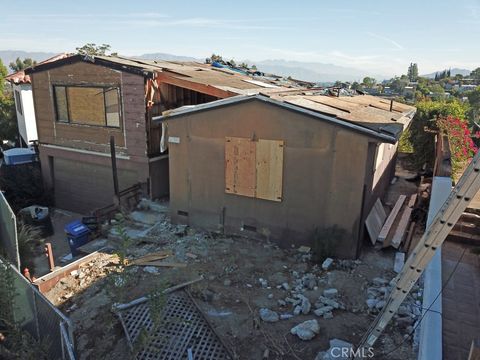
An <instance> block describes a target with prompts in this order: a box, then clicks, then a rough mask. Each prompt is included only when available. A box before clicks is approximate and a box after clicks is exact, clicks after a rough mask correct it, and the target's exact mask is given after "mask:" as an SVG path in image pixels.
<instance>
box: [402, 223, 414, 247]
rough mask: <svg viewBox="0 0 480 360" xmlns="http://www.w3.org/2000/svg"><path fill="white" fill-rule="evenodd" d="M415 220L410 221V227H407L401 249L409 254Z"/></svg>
mask: <svg viewBox="0 0 480 360" xmlns="http://www.w3.org/2000/svg"><path fill="white" fill-rule="evenodd" d="M415 224H416V223H415V221H412V222H411V223H410V227H409V228H408V235H407V238H406V239H405V245H404V246H403V250H404V251H405V252H406V253H407V254H408V255H410V249H413V247H412V241H413V235H414V234H415Z"/></svg>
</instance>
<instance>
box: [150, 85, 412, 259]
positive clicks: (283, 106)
mask: <svg viewBox="0 0 480 360" xmlns="http://www.w3.org/2000/svg"><path fill="white" fill-rule="evenodd" d="M306 94H308V95H306ZM414 114H415V108H414V107H411V106H407V105H404V104H400V103H396V102H390V101H388V100H385V99H382V98H378V97H373V96H369V95H356V96H340V97H330V96H325V95H318V94H316V93H315V91H312V90H310V91H308V92H297V93H295V92H292V91H289V92H284V93H281V92H277V93H271V94H270V96H264V95H254V96H237V97H233V98H230V99H223V100H218V101H214V102H211V103H209V104H203V105H197V106H193V107H188V108H180V109H177V110H173V111H169V112H166V113H165V114H164V115H163V116H161V117H157V118H155V119H154V120H153V121H154V122H159V123H162V124H163V126H164V127H166V128H167V129H168V145H169V156H170V161H169V165H170V170H169V173H170V211H171V217H172V220H173V221H175V222H177V223H185V224H190V225H194V226H197V227H203V228H208V229H224V230H225V231H226V232H228V233H240V234H242V233H243V234H248V235H249V236H253V237H263V238H268V239H271V240H275V241H277V242H279V243H280V244H282V245H286V246H290V245H291V244H296V245H301V244H305V245H309V246H312V247H314V248H315V246H316V245H318V244H316V243H315V242H314V241H313V239H314V238H315V235H314V233H315V230H317V231H319V232H318V234H320V235H318V236H317V238H320V237H322V236H323V237H325V236H328V237H329V240H330V241H331V242H332V244H333V245H334V246H335V249H336V250H335V251H336V255H338V256H341V257H356V256H357V255H358V254H359V251H360V246H361V243H362V241H361V240H362V239H363V237H364V223H365V218H366V216H367V215H368V213H369V212H370V210H371V208H372V206H373V204H374V202H375V201H376V200H377V199H378V198H379V197H382V196H383V195H384V193H385V190H386V188H387V187H388V185H389V184H390V181H391V179H392V177H393V176H394V172H395V159H396V149H397V144H398V140H399V138H400V135H401V134H402V132H403V130H404V129H405V128H406V127H408V126H409V124H410V121H411V119H412V117H413V115H414ZM326 234H328V235H326Z"/></svg>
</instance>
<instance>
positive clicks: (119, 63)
mask: <svg viewBox="0 0 480 360" xmlns="http://www.w3.org/2000/svg"><path fill="white" fill-rule="evenodd" d="M75 61H84V62H90V63H96V64H99V65H102V66H111V67H115V68H117V69H120V70H122V71H127V72H128V71H131V72H135V73H138V74H142V75H145V76H152V77H154V74H156V73H164V74H165V75H168V76H170V77H173V78H177V79H180V80H186V81H189V82H191V83H197V84H202V85H208V86H212V87H215V88H218V89H225V88H227V87H228V89H229V91H230V92H233V93H234V94H235V93H236V94H245V93H249V94H250V93H258V92H259V91H260V90H262V89H266V88H269V87H272V86H273V87H275V88H277V87H278V85H277V84H275V82H273V81H271V80H268V79H266V78H263V77H257V76H247V75H243V74H240V73H239V72H236V71H233V70H230V69H228V68H215V67H212V66H211V65H208V64H201V63H195V62H185V63H181V62H173V61H163V60H143V59H136V58H129V57H124V56H81V55H74V56H72V57H70V58H68V59H64V60H63V61H58V62H56V63H55V64H53V63H51V64H37V65H36V66H35V67H34V68H32V69H29V70H28V71H27V73H32V72H37V71H43V70H47V69H50V68H53V67H57V66H62V65H65V64H69V63H72V62H75ZM283 89H288V88H287V87H283Z"/></svg>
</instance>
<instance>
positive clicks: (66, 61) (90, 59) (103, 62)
mask: <svg viewBox="0 0 480 360" xmlns="http://www.w3.org/2000/svg"><path fill="white" fill-rule="evenodd" d="M80 61H82V62H86V63H89V64H94V65H100V66H105V67H108V68H110V69H115V70H119V71H124V72H128V73H132V74H136V75H141V76H144V77H151V76H153V74H154V72H153V71H151V70H146V69H141V68H139V67H135V66H128V65H125V64H119V63H116V62H114V61H108V60H107V59H101V58H98V57H95V56H84V55H80V54H77V55H72V56H68V57H66V58H63V59H60V60H57V61H52V62H49V63H45V64H40V65H37V66H33V67H30V68H27V69H25V74H26V75H30V74H33V73H36V72H40V71H45V70H51V69H54V68H57V67H60V66H64V65H70V64H74V63H77V62H80Z"/></svg>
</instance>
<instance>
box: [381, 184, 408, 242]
mask: <svg viewBox="0 0 480 360" xmlns="http://www.w3.org/2000/svg"><path fill="white" fill-rule="evenodd" d="M416 200H417V194H413V195H411V196H409V197H408V201H407V196H406V195H400V196H399V197H398V200H397V202H396V203H395V206H394V207H393V209H392V211H391V212H390V214H389V215H388V218H387V220H386V221H385V223H384V224H383V227H382V229H381V230H380V234H379V235H378V237H377V241H380V242H382V243H383V245H382V247H383V248H386V247H389V246H392V247H394V248H395V249H398V248H399V247H400V245H401V243H402V242H403V241H404V240H406V242H405V245H408V244H407V243H408V242H409V241H411V237H412V235H413V231H414V227H415V225H414V223H411V221H410V217H411V215H412V211H413V208H414V207H415V202H416ZM412 224H413V225H412ZM407 234H408V236H407Z"/></svg>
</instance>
